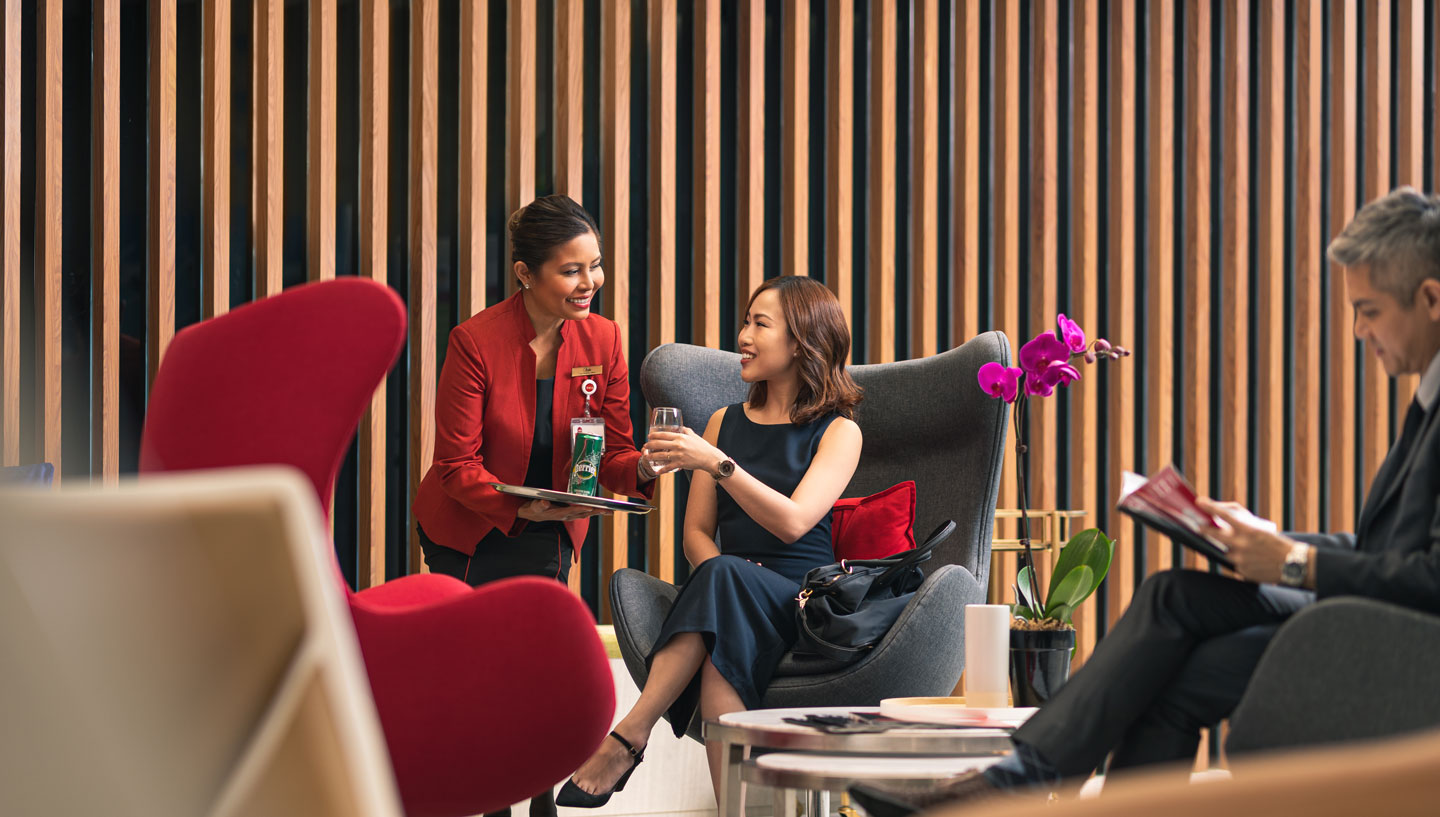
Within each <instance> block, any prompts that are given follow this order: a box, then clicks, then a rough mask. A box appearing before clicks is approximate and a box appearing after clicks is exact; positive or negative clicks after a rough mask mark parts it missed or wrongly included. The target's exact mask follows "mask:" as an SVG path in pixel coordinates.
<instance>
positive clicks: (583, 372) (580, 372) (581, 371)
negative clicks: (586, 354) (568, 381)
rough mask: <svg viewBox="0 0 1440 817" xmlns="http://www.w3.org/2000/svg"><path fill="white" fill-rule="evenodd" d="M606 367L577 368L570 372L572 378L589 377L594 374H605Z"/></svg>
mask: <svg viewBox="0 0 1440 817" xmlns="http://www.w3.org/2000/svg"><path fill="white" fill-rule="evenodd" d="M604 373H605V367H604V366H576V367H575V368H573V369H571V370H570V376H571V377H588V376H590V375H592V374H604Z"/></svg>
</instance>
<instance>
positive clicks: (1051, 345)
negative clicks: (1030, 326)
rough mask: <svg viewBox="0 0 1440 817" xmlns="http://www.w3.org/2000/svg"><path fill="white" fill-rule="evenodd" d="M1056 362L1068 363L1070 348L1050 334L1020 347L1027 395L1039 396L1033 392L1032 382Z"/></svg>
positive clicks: (1021, 366) (1045, 334) (1037, 337)
mask: <svg viewBox="0 0 1440 817" xmlns="http://www.w3.org/2000/svg"><path fill="white" fill-rule="evenodd" d="M1056 361H1060V362H1062V363H1068V362H1069V361H1070V347H1068V346H1066V345H1065V342H1064V341H1062V340H1060V339H1059V338H1057V337H1055V336H1054V335H1053V334H1051V333H1049V332H1045V333H1043V334H1040V335H1036V336H1035V339H1034V340H1032V341H1030V342H1029V343H1027V344H1025V345H1024V346H1021V347H1020V368H1021V369H1022V370H1024V372H1025V382H1026V393H1027V394H1038V392H1036V391H1032V390H1031V389H1032V386H1031V382H1032V381H1034V380H1038V379H1040V377H1041V376H1042V375H1043V374H1044V373H1045V370H1046V369H1048V368H1050V364H1051V363H1054V362H1056ZM1037 385H1038V384H1037ZM1050 385H1052V386H1053V385H1054V383H1051V384H1050ZM1046 393H1047V394H1048V392H1046Z"/></svg>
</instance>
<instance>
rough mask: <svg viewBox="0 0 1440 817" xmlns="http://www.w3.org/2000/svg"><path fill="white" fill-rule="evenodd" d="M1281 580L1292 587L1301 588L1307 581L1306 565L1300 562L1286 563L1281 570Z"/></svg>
mask: <svg viewBox="0 0 1440 817" xmlns="http://www.w3.org/2000/svg"><path fill="white" fill-rule="evenodd" d="M1280 579H1281V581H1283V582H1285V583H1286V584H1288V585H1290V586H1292V587H1299V586H1300V585H1301V584H1302V583H1304V581H1305V565H1303V564H1301V563H1299V562H1286V563H1285V566H1284V567H1282V568H1280Z"/></svg>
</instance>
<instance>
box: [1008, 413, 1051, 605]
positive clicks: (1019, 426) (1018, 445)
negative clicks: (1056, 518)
mask: <svg viewBox="0 0 1440 817" xmlns="http://www.w3.org/2000/svg"><path fill="white" fill-rule="evenodd" d="M1029 403H1030V401H1029V399H1027V397H1026V395H1025V394H1023V393H1022V394H1021V395H1020V398H1019V399H1018V400H1017V401H1016V402H1015V472H1016V476H1017V477H1018V478H1019V482H1020V543H1021V544H1023V545H1024V546H1025V567H1028V568H1030V600H1031V603H1032V604H1036V605H1039V608H1038V609H1037V608H1035V607H1031V608H1030V609H1031V611H1032V612H1034V613H1035V617H1036V620H1037V621H1038V620H1039V618H1040V616H1042V615H1043V614H1044V612H1045V601H1044V599H1042V598H1040V578H1039V577H1038V576H1036V575H1035V553H1034V551H1033V550H1032V549H1031V547H1030V511H1029V504H1030V500H1029V491H1030V489H1029V486H1028V484H1027V481H1026V474H1028V473H1029V468H1028V467H1027V466H1028V464H1029V448H1028V447H1027V446H1026V445H1025V431H1024V429H1025V409H1026V407H1027V406H1028V405H1029ZM1016 601H1017V602H1021V601H1023V599H1016Z"/></svg>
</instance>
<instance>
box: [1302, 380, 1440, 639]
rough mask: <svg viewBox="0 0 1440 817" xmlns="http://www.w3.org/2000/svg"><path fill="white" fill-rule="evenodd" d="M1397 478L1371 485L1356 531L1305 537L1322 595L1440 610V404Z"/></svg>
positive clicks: (1432, 409)
mask: <svg viewBox="0 0 1440 817" xmlns="http://www.w3.org/2000/svg"><path fill="white" fill-rule="evenodd" d="M1418 440H1419V443H1418V444H1417V445H1414V446H1411V448H1410V450H1408V451H1400V450H1397V449H1395V448H1392V449H1391V450H1390V453H1389V454H1388V455H1387V457H1386V461H1387V462H1388V461H1389V459H1390V458H1392V457H1403V458H1404V461H1403V465H1402V466H1401V468H1400V470H1399V471H1397V472H1396V476H1395V477H1394V478H1392V479H1389V480H1388V481H1387V482H1386V484H1383V485H1382V484H1381V483H1380V480H1379V479H1377V480H1376V481H1375V482H1374V484H1372V485H1371V486H1370V493H1369V495H1368V496H1366V498H1365V505H1364V507H1363V508H1361V510H1360V519H1359V523H1358V524H1357V525H1356V527H1355V529H1356V532H1355V533H1354V534H1349V533H1341V534H1303V535H1299V536H1297V537H1296V538H1298V539H1301V540H1302V541H1305V542H1307V543H1309V544H1313V545H1315V546H1316V547H1317V548H1318V549H1317V550H1316V552H1315V559H1316V563H1315V585H1316V586H1315V592H1316V596H1317V597H1319V598H1326V597H1329V596H1366V597H1369V598H1372V599H1380V600H1382V601H1388V602H1393V603H1395V604H1400V605H1404V606H1406V607H1412V608H1415V609H1417V610H1428V611H1430V612H1434V613H1440V513H1437V512H1440V502H1437V499H1440V403H1437V404H1436V405H1433V406H1431V407H1430V411H1429V412H1428V415H1427V417H1426V418H1425V423H1424V425H1423V426H1422V427H1421V431H1420V433H1419V435H1418Z"/></svg>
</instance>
